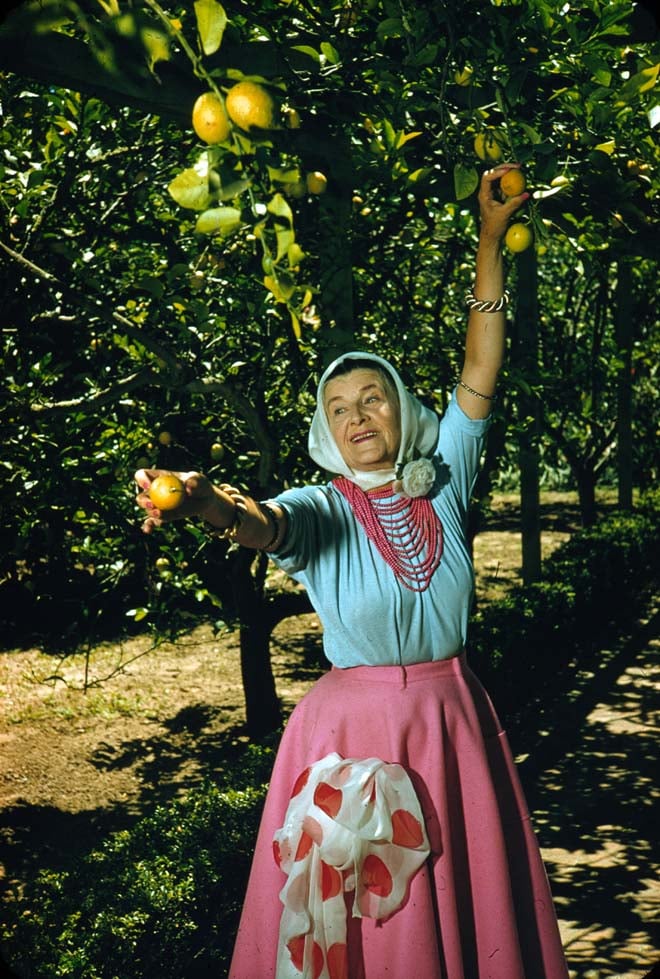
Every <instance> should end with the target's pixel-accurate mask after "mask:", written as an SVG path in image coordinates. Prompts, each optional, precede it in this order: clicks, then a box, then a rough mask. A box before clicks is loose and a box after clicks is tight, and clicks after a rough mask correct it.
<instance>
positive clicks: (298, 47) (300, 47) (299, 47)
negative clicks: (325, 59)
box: [291, 44, 320, 61]
mask: <svg viewBox="0 0 660 979" xmlns="http://www.w3.org/2000/svg"><path fill="white" fill-rule="evenodd" d="M291 50H292V51H300V52H301V53H302V54H307V55H309V57H310V58H313V59H314V61H319V60H320V56H319V53H318V51H317V50H316V49H315V48H312V47H310V46H309V44H294V45H293V47H292V49H291Z"/></svg>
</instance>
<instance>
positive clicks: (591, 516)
mask: <svg viewBox="0 0 660 979" xmlns="http://www.w3.org/2000/svg"><path fill="white" fill-rule="evenodd" d="M572 468H573V474H574V476H575V480H576V482H577V490H578V500H579V504H580V517H581V519H582V526H583V527H590V526H591V524H593V523H594V522H595V520H596V483H597V481H598V477H597V475H596V472H595V471H594V469H593V468H592V467H591V466H589V465H588V464H587V465H585V466H574V467H572Z"/></svg>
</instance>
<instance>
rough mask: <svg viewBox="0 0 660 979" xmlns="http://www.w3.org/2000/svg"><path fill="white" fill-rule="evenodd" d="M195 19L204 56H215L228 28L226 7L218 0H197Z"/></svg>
mask: <svg viewBox="0 0 660 979" xmlns="http://www.w3.org/2000/svg"><path fill="white" fill-rule="evenodd" d="M195 17H196V18H197V30H198V31H199V39H200V41H201V44H202V50H203V51H204V54H206V55H209V54H215V52H216V51H217V50H218V48H219V47H220V45H221V44H222V37H223V34H224V32H225V27H226V26H227V14H226V13H225V10H224V7H223V6H222V5H221V4H219V3H218V2H217V0H195Z"/></svg>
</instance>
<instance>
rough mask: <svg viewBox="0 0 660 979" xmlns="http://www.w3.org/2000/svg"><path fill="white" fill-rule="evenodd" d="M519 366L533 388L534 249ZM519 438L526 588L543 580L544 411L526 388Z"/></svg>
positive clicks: (522, 290) (527, 259)
mask: <svg viewBox="0 0 660 979" xmlns="http://www.w3.org/2000/svg"><path fill="white" fill-rule="evenodd" d="M515 325H516V337H517V341H518V350H517V357H516V362H517V366H518V367H519V369H520V371H521V373H522V376H523V378H524V379H525V381H526V382H527V384H528V385H530V387H532V386H533V385H534V382H535V381H536V378H537V375H538V359H539V350H538V345H539V335H538V278H537V265H536V253H535V252H534V249H533V248H529V249H528V250H527V251H524V252H521V254H520V255H519V256H518V302H517V306H516V324H515ZM518 419H519V423H520V424H521V430H520V435H519V438H518V458H519V463H520V529H521V534H522V578H523V582H524V584H526V585H527V584H530V583H531V582H533V581H538V580H539V578H540V577H541V490H540V477H539V470H540V454H539V439H540V434H541V409H540V404H539V400H538V397H537V395H536V394H535V393H534V391H533V390H530V391H529V393H528V391H527V390H526V389H525V390H524V389H523V388H522V387H521V388H520V389H519V392H518Z"/></svg>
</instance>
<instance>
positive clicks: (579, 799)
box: [522, 640, 660, 979]
mask: <svg viewBox="0 0 660 979" xmlns="http://www.w3.org/2000/svg"><path fill="white" fill-rule="evenodd" d="M658 645H659V643H658V641H657V640H654V641H652V642H651V644H650V646H649V647H648V648H647V649H646V650H644V651H642V652H641V653H640V655H639V656H638V658H637V660H636V662H634V663H632V664H631V665H628V666H625V665H623V666H622V668H621V674H620V676H618V677H617V678H614V680H613V682H611V683H610V684H609V685H608V686H603V688H602V689H600V690H598V685H599V680H600V678H599V676H598V674H596V676H595V678H594V679H593V680H592V681H591V683H592V684H594V685H595V687H596V689H597V695H596V696H595V699H594V701H593V703H594V706H592V707H591V709H588V710H587V711H586V712H585V715H584V717H583V719H582V720H581V722H580V723H579V725H578V726H577V727H576V729H575V730H574V731H572V732H571V731H570V730H565V731H564V732H562V731H559V730H557V731H556V732H555V733H554V735H550V733H549V732H547V734H546V736H549V737H554V739H555V743H554V759H553V761H554V763H553V764H549V765H548V766H547V767H546V768H545V770H544V771H541V772H539V773H538V774H536V775H535V776H534V778H533V784H532V785H531V787H530V786H526V788H528V796H529V797H530V802H531V805H532V809H533V813H534V823H535V826H536V829H537V832H538V836H539V839H540V842H541V846H542V850H543V857H544V860H545V862H546V866H547V868H548V874H549V876H550V880H551V885H552V889H553V894H554V897H555V903H556V907H557V913H558V916H559V919H560V928H561V933H562V939H563V942H564V946H565V949H566V954H567V957H568V961H569V964H570V966H571V970H572V973H571V974H572V975H573V976H575V977H577V979H583V977H587V976H593V977H594V979H596V977H598V979H600V977H605V976H611V977H614V976H616V977H621V976H625V977H626V979H642V977H643V976H646V974H647V973H648V971H649V970H650V969H651V968H652V966H654V965H655V964H656V962H657V961H658V958H659V957H660V953H659V952H658V948H659V947H660V944H659V943H658V936H657V935H656V936H654V934H653V929H654V928H657V922H658V921H660V884H659V883H658V881H659V880H660V878H659V875H658V871H659V870H660V867H659V866H658V852H657V846H656V840H657V815H656V814H654V811H653V809H654V805H655V806H656V807H657V799H658V790H657V788H656V785H657V754H658V752H657V735H656V731H657V713H658V684H657V682H654V669H655V677H657V665H656V664H654V661H653V655H654V653H655V654H656V659H657V649H658ZM654 718H655V720H656V723H654ZM569 727H570V725H569ZM548 760H549V757H548ZM522 768H523V778H525V774H524V773H525V765H524V764H523V766H522ZM529 775H530V776H531V770H530V772H529Z"/></svg>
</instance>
